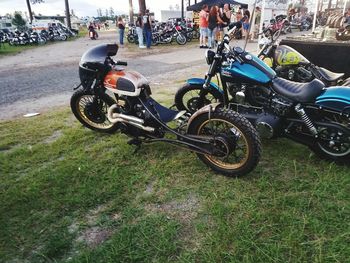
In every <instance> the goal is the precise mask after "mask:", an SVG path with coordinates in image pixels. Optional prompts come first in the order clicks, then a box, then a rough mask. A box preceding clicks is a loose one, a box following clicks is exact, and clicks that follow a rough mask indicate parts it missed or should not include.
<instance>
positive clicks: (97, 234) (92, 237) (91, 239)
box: [77, 227, 113, 248]
mask: <svg viewBox="0 0 350 263" xmlns="http://www.w3.org/2000/svg"><path fill="white" fill-rule="evenodd" d="M112 234H113V231H111V230H108V229H103V228H101V227H91V228H88V229H86V230H85V231H84V232H83V233H82V234H81V235H80V236H79V237H78V238H77V242H84V243H86V244H87V245H88V246H89V247H90V248H95V247H97V246H98V245H100V244H101V243H103V242H104V241H106V240H107V239H108V238H109V237H110V236H111V235H112Z"/></svg>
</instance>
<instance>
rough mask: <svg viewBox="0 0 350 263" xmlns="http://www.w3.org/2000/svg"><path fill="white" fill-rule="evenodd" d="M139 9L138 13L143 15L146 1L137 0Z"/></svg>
mask: <svg viewBox="0 0 350 263" xmlns="http://www.w3.org/2000/svg"><path fill="white" fill-rule="evenodd" d="M139 7H140V12H141V13H142V14H144V13H145V10H146V0H139Z"/></svg>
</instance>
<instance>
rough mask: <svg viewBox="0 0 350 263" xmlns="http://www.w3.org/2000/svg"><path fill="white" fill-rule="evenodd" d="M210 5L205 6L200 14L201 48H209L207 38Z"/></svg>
mask: <svg viewBox="0 0 350 263" xmlns="http://www.w3.org/2000/svg"><path fill="white" fill-rule="evenodd" d="M208 11H209V8H208V5H203V7H202V10H201V11H200V13H199V34H200V37H199V45H200V46H199V47H200V48H208V45H207V36H208V25H209V22H208V19H209V13H208Z"/></svg>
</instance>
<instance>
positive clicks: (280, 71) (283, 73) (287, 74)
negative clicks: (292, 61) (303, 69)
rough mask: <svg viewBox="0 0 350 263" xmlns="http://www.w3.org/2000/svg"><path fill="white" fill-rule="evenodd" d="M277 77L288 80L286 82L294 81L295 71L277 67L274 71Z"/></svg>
mask: <svg viewBox="0 0 350 263" xmlns="http://www.w3.org/2000/svg"><path fill="white" fill-rule="evenodd" d="M275 71H276V73H277V76H279V77H281V78H284V79H288V80H294V77H295V70H294V69H293V68H289V67H284V66H277V67H276V69H275Z"/></svg>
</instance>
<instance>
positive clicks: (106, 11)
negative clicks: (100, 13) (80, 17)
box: [105, 9, 108, 19]
mask: <svg viewBox="0 0 350 263" xmlns="http://www.w3.org/2000/svg"><path fill="white" fill-rule="evenodd" d="M105 14H106V18H107V19H108V9H106V10H105Z"/></svg>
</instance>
